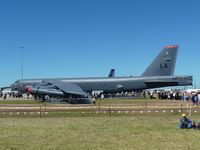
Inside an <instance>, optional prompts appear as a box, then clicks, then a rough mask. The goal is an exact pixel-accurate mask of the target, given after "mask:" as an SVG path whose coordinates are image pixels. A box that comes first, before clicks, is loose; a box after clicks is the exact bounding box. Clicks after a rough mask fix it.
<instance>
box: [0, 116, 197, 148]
mask: <svg viewBox="0 0 200 150" xmlns="http://www.w3.org/2000/svg"><path fill="white" fill-rule="evenodd" d="M191 119H193V120H194V121H197V122H200V118H199V117H193V118H191ZM178 120H179V117H178V116H141V115H136V116H115V117H108V116H101V117H97V116H95V117H45V118H44V117H43V118H0V122H1V124H0V131H1V134H0V149H59V150H60V149H61V150H62V149H63V150H64V149H67V150H79V149H80V150H82V149H87V150H94V149H99V150H103V149H105V150H107V149H111V150H122V149H123V150H126V149H127V150H130V149H139V150H140V149H169V150H171V149H176V150H177V149H181V150H183V149H198V148H199V147H200V143H199V138H200V134H199V133H200V131H199V130H193V129H188V130H183V129H177V128H176V126H177V124H178Z"/></svg>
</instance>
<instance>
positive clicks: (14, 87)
mask: <svg viewBox="0 0 200 150" xmlns="http://www.w3.org/2000/svg"><path fill="white" fill-rule="evenodd" d="M10 88H11V90H13V91H14V90H17V84H16V83H14V84H11V85H10Z"/></svg>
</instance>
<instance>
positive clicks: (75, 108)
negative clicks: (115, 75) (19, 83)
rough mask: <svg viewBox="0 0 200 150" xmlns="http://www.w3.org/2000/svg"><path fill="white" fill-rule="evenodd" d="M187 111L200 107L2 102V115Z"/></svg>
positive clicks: (0, 112)
mask: <svg viewBox="0 0 200 150" xmlns="http://www.w3.org/2000/svg"><path fill="white" fill-rule="evenodd" d="M183 112H184V113H187V114H188V115H190V116H191V115H192V114H196V113H200V107H199V106H198V105H197V106H193V105H192V104H190V103H177V102H173V103H169V102H166V103H165V102H156V103H154V102H138V103H96V105H86V104H85V105H70V104H50V103H43V104H23V105H22V104H1V105H0V115H9V116H13V115H20V114H22V115H38V116H39V117H42V116H45V115H48V114H49V113H60V114H62V113H67V114H105V115H106V114H107V116H110V117H111V116H112V115H113V114H125V115H128V114H129V115H131V114H167V113H168V114H170V113H176V114H181V113H183Z"/></svg>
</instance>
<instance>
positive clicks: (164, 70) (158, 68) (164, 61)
mask: <svg viewBox="0 0 200 150" xmlns="http://www.w3.org/2000/svg"><path fill="white" fill-rule="evenodd" d="M177 53H178V45H169V46H165V47H164V49H163V50H162V51H161V52H160V54H159V55H158V56H157V57H156V58H155V59H154V61H153V62H152V63H151V64H150V65H149V67H148V68H147V69H146V70H145V72H144V73H143V74H142V76H143V77H144V76H172V75H173V74H174V69H175V64H176V58H177Z"/></svg>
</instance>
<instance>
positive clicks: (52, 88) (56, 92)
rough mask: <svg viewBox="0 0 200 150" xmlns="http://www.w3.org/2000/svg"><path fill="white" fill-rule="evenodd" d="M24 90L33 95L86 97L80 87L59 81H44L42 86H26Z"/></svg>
mask: <svg viewBox="0 0 200 150" xmlns="http://www.w3.org/2000/svg"><path fill="white" fill-rule="evenodd" d="M24 90H25V91H26V92H27V93H29V94H33V95H53V96H65V95H76V96H80V97H83V96H85V95H86V93H85V92H84V91H83V90H82V89H81V88H80V87H79V86H78V85H76V84H72V83H66V82H63V81H59V80H44V81H42V84H40V85H36V86H33V87H30V86H26V87H25V89H24Z"/></svg>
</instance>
